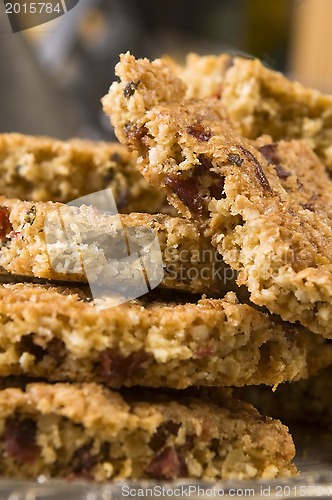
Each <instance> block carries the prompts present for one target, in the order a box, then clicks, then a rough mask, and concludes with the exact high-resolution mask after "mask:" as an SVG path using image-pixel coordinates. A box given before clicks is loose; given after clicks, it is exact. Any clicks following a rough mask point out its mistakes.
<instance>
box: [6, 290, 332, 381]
mask: <svg viewBox="0 0 332 500" xmlns="http://www.w3.org/2000/svg"><path fill="white" fill-rule="evenodd" d="M188 300H191V302H189V301H188ZM195 300H196V299H195V297H193V296H192V295H184V294H179V295H178V296H177V295H176V294H175V292H174V291H171V292H167V291H166V290H165V293H162V291H159V290H155V291H153V292H150V293H148V294H147V295H145V296H144V297H142V298H141V299H139V300H132V301H130V302H127V303H125V304H122V305H119V306H113V307H108V305H109V302H108V301H107V299H105V300H103V299H98V300H97V301H95V302H92V301H91V296H90V295H89V293H88V292H87V291H86V290H84V289H83V288H82V289H72V288H71V289H70V288H64V287H62V288H61V287H57V288H55V287H47V286H46V285H44V286H42V285H36V284H23V283H21V284H7V285H0V324H1V336H0V348H1V354H0V376H2V377H7V376H10V375H26V376H32V377H40V378H45V379H47V380H50V381H79V382H82V381H83V382H85V381H88V382H91V381H97V382H102V383H104V384H107V385H108V386H110V387H115V388H118V387H121V386H135V385H141V386H150V387H173V388H178V389H183V388H186V387H188V386H194V385H197V386H199V385H202V386H243V385H246V384H262V383H263V384H268V385H272V386H277V385H278V384H279V383H281V382H284V381H288V380H299V379H301V378H306V377H308V376H309V375H311V374H312V373H315V372H316V371H317V370H318V369H320V368H323V367H325V366H328V365H329V364H331V360H332V351H331V350H332V347H331V346H330V345H328V344H327V343H326V341H325V340H324V339H323V338H322V337H320V336H318V335H315V334H312V333H311V332H309V331H307V330H305V329H303V328H301V327H297V326H295V325H291V324H289V323H283V322H280V321H279V320H278V319H277V318H273V317H270V316H269V315H267V314H265V313H262V312H259V311H257V310H256V309H254V308H253V307H250V306H248V305H244V304H239V303H238V301H237V299H236V296H235V294H234V293H233V292H230V293H228V294H227V295H226V297H225V298H224V299H201V300H199V301H198V302H196V301H195Z"/></svg>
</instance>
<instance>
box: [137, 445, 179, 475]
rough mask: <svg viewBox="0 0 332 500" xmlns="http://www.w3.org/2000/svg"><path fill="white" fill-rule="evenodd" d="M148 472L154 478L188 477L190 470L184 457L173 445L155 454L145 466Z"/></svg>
mask: <svg viewBox="0 0 332 500" xmlns="http://www.w3.org/2000/svg"><path fill="white" fill-rule="evenodd" d="M145 472H146V474H147V475H148V476H149V477H151V478H153V479H176V478H178V477H187V475H188V470H187V467H186V464H185V462H184V460H183V458H182V457H181V456H180V455H179V454H178V452H177V451H176V450H175V448H174V447H173V446H168V447H167V448H165V449H164V450H162V451H161V452H160V453H158V454H157V455H155V457H154V458H153V459H152V460H151V462H150V463H149V464H148V465H147V466H146V467H145Z"/></svg>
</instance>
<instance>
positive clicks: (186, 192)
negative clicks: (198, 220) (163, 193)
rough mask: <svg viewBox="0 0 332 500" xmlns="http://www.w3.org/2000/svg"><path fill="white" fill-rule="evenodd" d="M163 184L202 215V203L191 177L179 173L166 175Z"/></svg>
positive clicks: (190, 208)
mask: <svg viewBox="0 0 332 500" xmlns="http://www.w3.org/2000/svg"><path fill="white" fill-rule="evenodd" d="M165 184H166V186H168V187H169V188H170V189H171V190H172V191H173V193H175V194H176V195H177V196H178V197H179V199H180V200H181V201H182V202H183V203H184V204H185V205H186V206H187V207H188V208H189V210H190V211H192V212H193V213H195V214H198V215H203V213H204V203H203V200H202V199H201V197H200V195H199V193H198V189H197V186H196V184H195V182H194V181H193V179H191V178H189V179H184V178H183V177H181V176H180V175H168V176H166V179H165Z"/></svg>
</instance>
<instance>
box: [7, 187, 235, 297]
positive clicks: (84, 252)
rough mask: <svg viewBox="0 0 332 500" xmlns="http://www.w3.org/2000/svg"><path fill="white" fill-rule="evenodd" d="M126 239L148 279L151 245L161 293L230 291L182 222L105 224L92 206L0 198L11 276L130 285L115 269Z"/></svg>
mask: <svg viewBox="0 0 332 500" xmlns="http://www.w3.org/2000/svg"><path fill="white" fill-rule="evenodd" d="M64 228H65V229H64ZM147 231H148V233H147ZM126 235H127V237H128V238H130V241H131V242H133V243H135V242H136V243H138V244H140V250H141V254H142V255H143V256H145V259H146V260H145V265H146V266H147V265H148V266H149V268H151V269H152V271H153V272H154V270H155V267H154V265H155V266H156V267H157V265H158V262H159V261H158V254H159V248H156V249H155V250H154V247H151V245H150V243H151V241H153V239H154V238H156V237H157V238H158V241H159V246H160V251H161V254H162V255H161V256H162V263H161V264H162V265H163V269H162V268H161V273H162V275H163V280H162V282H161V285H162V286H164V287H167V288H173V289H174V288H175V289H180V290H186V291H191V292H194V293H196V292H197V293H201V294H202V293H206V294H209V295H219V296H221V295H223V294H224V293H225V292H224V291H225V290H226V289H228V290H229V289H230V288H231V287H232V286H233V288H234V283H235V278H236V273H234V272H232V269H230V268H229V267H228V266H226V265H225V263H224V262H223V259H222V258H221V256H220V254H219V253H218V252H217V250H216V249H215V248H214V247H213V246H212V245H211V243H210V240H209V239H207V238H205V237H204V236H202V235H201V234H200V231H199V228H198V226H197V225H196V224H195V223H194V222H191V221H188V220H186V219H184V218H182V217H172V216H169V215H166V214H156V215H149V214H144V213H131V214H126V215H115V216H112V215H105V214H103V213H101V212H98V211H97V210H96V209H95V208H94V207H91V206H84V205H83V206H81V207H79V208H77V207H70V206H67V205H63V204H60V203H52V202H46V203H43V202H23V201H20V200H14V199H13V200H10V199H6V198H3V197H0V239H1V247H0V265H1V266H2V267H3V269H5V270H6V271H7V272H9V273H12V274H16V275H22V276H33V277H39V278H46V279H51V280H62V281H81V282H86V281H87V280H88V278H89V281H90V282H93V283H97V284H98V285H108V284H110V283H114V280H118V281H119V282H120V281H121V282H122V283H123V282H125V280H129V283H131V284H133V283H134V280H135V276H133V275H132V270H131V269H130V266H129V265H128V263H126V261H124V262H125V263H124V264H123V263H122V262H121V260H122V259H125V258H126V257H128V251H127V242H126V239H125V236H126ZM131 250H132V252H131V254H132V253H134V252H135V248H131ZM112 259H117V260H118V262H115V261H114V260H112ZM154 259H155V260H154ZM119 261H120V262H119ZM136 267H137V265H136ZM136 267H135V268H136ZM156 272H157V271H156ZM162 275H161V277H162ZM139 278H140V276H138V279H139Z"/></svg>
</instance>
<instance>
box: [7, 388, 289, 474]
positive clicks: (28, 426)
mask: <svg viewBox="0 0 332 500" xmlns="http://www.w3.org/2000/svg"><path fill="white" fill-rule="evenodd" d="M218 399H219V401H218V404H214V403H212V402H210V401H209V400H204V399H203V400H201V399H197V398H194V397H190V396H187V395H186V394H181V393H180V394H178V395H176V396H174V397H172V396H171V395H162V394H160V393H159V392H158V394H157V393H155V392H143V393H141V392H140V391H139V390H136V391H135V392H131V391H125V392H124V393H121V394H120V393H116V392H112V391H110V390H108V389H106V388H103V387H101V386H99V385H96V384H82V385H75V384H67V385H66V384H55V385H48V384H45V383H36V384H30V385H28V386H27V387H26V388H25V390H24V391H23V390H22V389H18V388H17V389H15V388H9V389H4V390H2V391H0V422H1V424H0V428H1V431H0V432H1V437H0V443H1V458H0V463H1V471H2V475H3V476H5V477H15V478H30V479H36V478H37V477H38V476H39V475H44V476H46V477H55V478H67V479H75V478H81V479H87V480H95V481H105V480H110V479H114V480H120V479H142V478H150V479H158V480H171V479H177V478H183V477H190V478H197V479H198V478H199V479H206V480H214V479H249V478H264V479H265V478H266V479H268V478H274V477H280V476H292V475H295V474H296V472H297V471H296V468H295V466H294V465H293V464H292V463H291V462H292V459H293V457H294V453H295V447H294V443H293V441H292V438H291V436H290V434H289V433H288V429H287V427H285V426H284V425H282V424H281V422H279V421H278V420H273V419H271V418H269V417H264V416H262V415H260V414H259V413H258V411H257V410H256V409H255V408H254V407H252V406H251V405H249V404H248V403H243V402H241V401H237V400H235V399H232V398H230V397H229V396H228V395H225V396H224V400H223V401H221V400H220V397H219V398H218Z"/></svg>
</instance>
